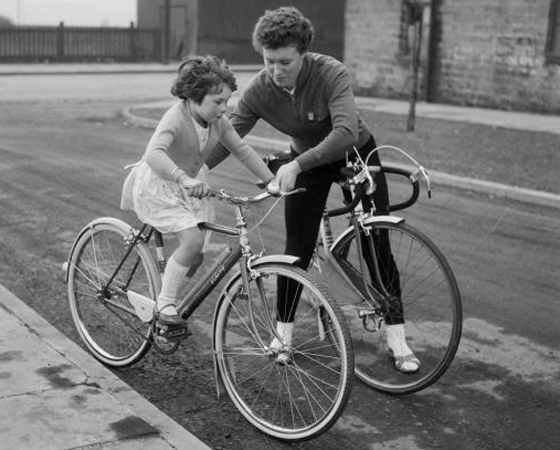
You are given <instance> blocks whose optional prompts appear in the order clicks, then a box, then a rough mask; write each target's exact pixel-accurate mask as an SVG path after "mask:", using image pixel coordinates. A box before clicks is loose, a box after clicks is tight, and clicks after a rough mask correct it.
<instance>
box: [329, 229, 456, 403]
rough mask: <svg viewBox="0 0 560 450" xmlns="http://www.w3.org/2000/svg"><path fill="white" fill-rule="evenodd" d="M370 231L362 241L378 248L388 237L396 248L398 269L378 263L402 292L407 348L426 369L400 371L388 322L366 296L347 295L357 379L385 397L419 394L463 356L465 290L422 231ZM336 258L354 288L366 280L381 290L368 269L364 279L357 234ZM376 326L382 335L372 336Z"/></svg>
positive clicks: (346, 238) (347, 237) (343, 301)
mask: <svg viewBox="0 0 560 450" xmlns="http://www.w3.org/2000/svg"><path fill="white" fill-rule="evenodd" d="M368 228H369V236H367V235H365V234H362V236H361V238H362V240H364V239H366V240H369V241H370V243H371V244H372V245H374V248H375V242H379V241H378V239H379V237H380V236H382V235H383V236H385V238H387V239H388V241H389V243H390V248H391V252H392V256H393V259H394V262H395V264H387V262H386V261H384V260H382V258H381V257H378V258H377V259H378V261H379V268H380V270H381V271H382V272H383V271H384V272H386V273H388V275H387V278H386V280H388V282H387V281H386V284H392V286H393V289H396V290H397V291H398V290H400V299H401V301H402V309H403V312H404V327H405V332H406V336H407V343H408V345H409V346H410V348H411V349H412V350H413V351H414V353H415V354H416V356H417V357H418V359H419V360H420V363H421V366H420V369H419V370H418V371H417V372H416V373H413V374H403V373H400V372H398V371H397V370H396V369H395V367H394V361H393V358H392V357H391V356H390V354H389V350H388V347H387V345H386V334H385V327H386V325H385V320H381V321H380V320H375V318H376V314H374V313H373V308H372V306H371V305H372V304H371V302H368V301H367V300H366V298H367V297H366V296H357V295H355V294H352V295H348V292H349V291H348V290H347V291H346V294H345V295H343V296H341V297H340V298H339V304H340V306H341V309H342V310H343V312H344V314H345V316H346V321H347V323H348V327H349V328H350V333H351V334H352V339H353V344H354V352H355V355H356V375H357V376H358V378H359V379H360V380H362V381H363V382H365V383H366V384H368V385H369V386H371V387H372V388H375V389H377V390H379V391H382V392H387V393H392V394H406V393H411V392H415V391H419V390H421V389H424V388H426V387H428V386H430V385H431V384H432V383H434V382H435V381H436V380H438V379H439V378H440V377H441V376H442V375H443V373H444V372H445V371H446V370H447V368H448V367H449V364H450V363H451V361H452V360H453V358H454V356H455V353H456V351H457V347H458V345H459V341H460V338H461V330H462V307H461V297H460V293H459V288H458V286H457V282H456V280H455V277H454V275H453V272H452V270H451V268H450V266H449V264H448V263H447V261H446V259H445V257H444V256H443V254H442V253H441V252H440V251H439V250H438V248H437V247H436V246H435V245H434V243H433V242H432V241H431V240H430V239H428V238H427V237H426V236H425V235H423V234H422V233H421V232H419V231H418V230H416V229H414V228H412V227H410V226H408V225H406V224H404V223H392V222H376V223H373V224H371V225H368ZM332 254H333V256H334V257H335V258H336V260H337V261H338V263H339V265H340V267H341V268H342V269H343V271H344V272H345V273H346V275H347V276H348V277H349V278H350V279H351V280H354V283H356V280H359V279H361V278H362V276H365V279H366V280H367V282H368V283H370V285H374V284H375V283H372V281H371V277H370V274H369V270H368V269H367V265H366V264H364V265H363V267H364V268H365V271H366V272H367V273H366V274H365V275H364V274H362V271H361V268H360V261H359V256H358V249H357V245H356V235H355V233H354V230H353V229H348V230H347V231H346V232H344V233H343V234H342V235H341V237H340V238H339V239H338V240H337V242H335V244H334V246H333V248H332ZM395 267H396V269H397V270H395ZM389 272H390V273H389ZM386 287H388V286H386ZM388 288H389V287H388ZM358 297H359V298H358ZM360 315H361V316H362V317H360ZM364 316H365V318H366V319H364ZM377 317H379V316H377ZM364 320H365V321H364ZM376 325H377V326H378V329H377V330H376V331H372V329H374V328H375V326H376Z"/></svg>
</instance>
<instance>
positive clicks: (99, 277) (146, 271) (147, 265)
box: [68, 219, 159, 367]
mask: <svg viewBox="0 0 560 450" xmlns="http://www.w3.org/2000/svg"><path fill="white" fill-rule="evenodd" d="M130 236H131V228H130V226H129V225H127V224H125V223H124V222H122V221H120V220H116V219H106V220H103V219H100V220H99V221H96V222H93V223H92V224H90V226H89V227H88V228H87V229H86V231H84V232H83V233H82V234H81V236H80V237H79V238H78V241H77V242H76V245H75V248H74V250H73V252H72V255H71V257H70V260H69V261H68V299H69V302H70V310H71V312H72V318H73V319H74V324H75V326H76V329H77V330H78V333H79V334H80V337H81V338H82V340H83V342H84V343H85V345H86V347H87V348H88V349H89V350H90V352H91V353H92V354H93V355H94V356H95V357H96V358H97V359H98V360H99V361H101V362H102V363H104V364H106V365H108V366H111V367H126V366H130V365H131V364H134V363H135V362H137V361H138V360H139V359H140V358H142V357H143V356H144V354H145V353H146V352H147V351H148V349H149V348H150V344H151V336H150V333H151V325H150V323H146V322H143V321H142V320H140V318H139V317H138V316H137V315H136V312H135V310H134V307H133V305H132V304H131V303H130V302H129V300H128V297H127V292H128V291H132V292H134V293H137V294H140V295H142V296H144V297H147V298H149V299H153V300H154V301H155V298H156V294H157V291H158V286H159V274H158V273H157V269H156V265H155V262H154V260H153V257H152V256H151V254H150V252H149V249H148V246H147V244H145V243H144V242H137V243H136V245H135V246H134V247H133V248H132V250H131V252H130V254H129V255H128V256H127V257H126V258H125V255H126V252H127V249H128V242H129V238H130ZM121 262H122V266H121V267H120V268H119V264H121ZM117 269H118V271H117ZM113 275H114V278H113V280H112V281H111V284H110V285H108V284H107V283H108V282H109V280H110V279H111V277H113Z"/></svg>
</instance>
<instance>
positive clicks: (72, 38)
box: [0, 23, 161, 62]
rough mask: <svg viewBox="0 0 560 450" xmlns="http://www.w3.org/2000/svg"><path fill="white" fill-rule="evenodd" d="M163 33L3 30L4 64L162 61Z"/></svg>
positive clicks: (1, 57) (44, 28)
mask: <svg viewBox="0 0 560 450" xmlns="http://www.w3.org/2000/svg"><path fill="white" fill-rule="evenodd" d="M160 59H161V30H159V29H139V28H134V27H133V26H130V27H129V28H114V27H67V26H65V25H64V24H63V23H61V24H60V25H59V26H54V27H52V26H51V27H49V26H15V27H9V28H0V62H34V61H50V62H78V61H79V62H81V61H84V62H86V61H88V62H91V61H121V62H139V61H159V60H160Z"/></svg>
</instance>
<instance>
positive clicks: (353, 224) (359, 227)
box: [316, 161, 424, 319]
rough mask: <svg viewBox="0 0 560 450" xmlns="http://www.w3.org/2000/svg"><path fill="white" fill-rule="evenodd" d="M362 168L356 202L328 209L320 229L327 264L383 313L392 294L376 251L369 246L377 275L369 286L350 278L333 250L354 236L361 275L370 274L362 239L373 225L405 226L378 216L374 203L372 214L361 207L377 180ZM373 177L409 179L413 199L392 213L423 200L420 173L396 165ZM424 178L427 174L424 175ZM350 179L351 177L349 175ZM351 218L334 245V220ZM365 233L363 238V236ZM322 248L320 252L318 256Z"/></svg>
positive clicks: (361, 279)
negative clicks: (382, 273)
mask: <svg viewBox="0 0 560 450" xmlns="http://www.w3.org/2000/svg"><path fill="white" fill-rule="evenodd" d="M361 163H362V165H361V166H359V167H360V170H361V171H360V172H359V173H358V174H357V175H356V174H354V175H355V178H354V180H357V181H354V183H353V184H351V187H352V200H351V201H350V202H349V204H347V205H346V206H344V207H342V208H337V209H332V210H328V209H327V208H325V210H324V212H323V216H322V219H321V224H320V229H319V241H320V243H321V245H322V247H323V252H324V255H325V257H326V260H327V261H328V263H329V264H330V266H331V267H333V268H334V269H335V270H336V272H337V273H338V274H339V275H340V276H341V278H342V279H343V280H344V282H345V283H346V285H347V286H348V287H349V288H350V290H351V291H352V292H353V293H354V294H355V295H358V296H360V297H361V298H363V299H365V300H366V301H367V302H368V303H369V304H370V305H371V307H372V308H373V309H374V310H379V309H383V305H384V304H385V303H386V301H387V300H385V299H388V298H389V297H390V294H389V292H388V290H387V288H386V286H385V285H384V283H383V281H382V277H381V274H380V270H379V264H378V260H377V257H375V255H376V249H375V248H374V247H373V245H372V244H371V241H368V242H369V246H370V248H369V252H370V254H371V255H373V258H372V266H373V274H372V277H374V279H373V281H374V284H372V283H368V280H367V278H366V276H365V275H363V276H356V277H352V279H351V278H350V277H349V275H348V274H347V273H346V272H345V271H344V270H343V268H342V267H341V265H340V263H339V262H338V261H337V259H336V258H335V257H334V255H333V254H332V251H331V250H332V249H333V248H335V247H336V245H337V244H338V242H339V241H341V240H342V239H344V238H345V237H346V236H347V235H348V234H350V233H352V234H354V235H355V236H356V247H357V251H358V258H359V263H360V273H362V274H367V273H369V270H366V267H364V265H365V257H364V254H363V246H362V242H363V240H362V236H363V235H368V234H369V228H370V226H371V225H372V224H374V223H376V222H392V223H402V222H404V219H403V218H401V217H396V216H390V215H375V205H373V203H372V202H371V201H369V200H368V201H367V202H366V203H367V205H368V207H369V206H371V208H372V209H371V210H369V209H367V210H364V209H363V208H362V207H361V206H360V203H362V200H363V199H367V198H368V196H369V195H370V194H371V193H372V189H371V184H372V183H373V179H372V178H371V175H370V174H369V173H367V176H366V172H367V171H368V170H369V169H370V168H368V167H367V166H365V164H364V163H363V161H361ZM371 170H372V172H373V173H376V172H384V173H392V174H396V175H399V176H402V177H405V178H407V179H408V180H409V181H410V183H411V185H412V193H411V194H410V197H409V198H408V199H407V200H405V201H403V202H401V203H398V204H395V205H392V206H390V208H389V210H390V211H397V210H401V209H405V208H408V207H409V206H411V205H412V204H414V203H415V202H416V200H417V199H418V196H419V190H420V188H419V184H418V180H419V175H418V173H411V172H409V171H407V170H406V169H403V168H401V167H399V166H394V165H386V166H382V167H380V168H373V169H371ZM422 174H424V172H422ZM347 176H348V177H350V174H347ZM345 214H346V215H347V216H348V217H349V219H350V226H349V227H348V228H347V229H346V230H344V231H343V232H342V234H341V235H340V236H339V237H338V238H337V239H336V241H334V237H333V233H332V227H331V222H330V218H331V217H335V216H341V215H345ZM362 233H363V234H362ZM318 247H319V245H318V246H317V249H316V252H318ZM371 314H375V312H374V311H373V310H372V311H369V312H368V311H363V316H362V317H363V318H364V319H365V318H367V316H368V315H371Z"/></svg>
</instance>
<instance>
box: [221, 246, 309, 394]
mask: <svg viewBox="0 0 560 450" xmlns="http://www.w3.org/2000/svg"><path fill="white" fill-rule="evenodd" d="M298 260H299V258H298V257H297V256H291V255H265V256H259V257H258V258H255V259H254V260H252V261H251V267H254V268H258V267H259V266H262V265H263V264H268V263H277V264H287V265H293V264H295V263H296V262H297V261H298ZM240 277H241V274H240V273H239V271H237V272H234V273H233V275H232V276H231V278H230V279H229V281H228V282H227V283H226V285H225V287H224V288H223V289H222V292H221V293H220V296H219V299H218V301H217V302H216V306H215V307H214V316H213V321H212V323H216V319H217V317H218V311H219V309H220V306H221V304H222V302H223V301H224V300H225V299H226V297H225V296H224V294H225V293H226V292H228V291H229V289H230V287H231V285H232V284H233V283H234V282H235V281H236V280H237V279H239V278H240ZM212 355H213V359H214V379H215V380H216V396H217V398H218V399H219V398H220V396H221V393H222V391H223V390H224V388H223V384H222V380H221V378H220V376H219V373H218V360H217V354H216V336H215V334H214V333H212Z"/></svg>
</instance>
